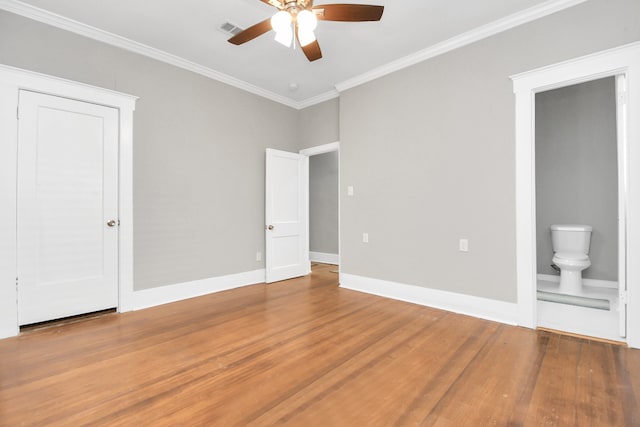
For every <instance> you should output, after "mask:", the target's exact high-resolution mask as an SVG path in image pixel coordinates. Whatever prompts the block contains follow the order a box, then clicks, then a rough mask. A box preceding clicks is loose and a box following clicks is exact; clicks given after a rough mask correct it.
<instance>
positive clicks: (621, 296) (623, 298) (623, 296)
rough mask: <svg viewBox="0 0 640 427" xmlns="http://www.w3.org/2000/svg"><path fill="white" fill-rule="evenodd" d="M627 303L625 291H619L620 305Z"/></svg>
mask: <svg viewBox="0 0 640 427" xmlns="http://www.w3.org/2000/svg"><path fill="white" fill-rule="evenodd" d="M626 303H627V291H620V304H626Z"/></svg>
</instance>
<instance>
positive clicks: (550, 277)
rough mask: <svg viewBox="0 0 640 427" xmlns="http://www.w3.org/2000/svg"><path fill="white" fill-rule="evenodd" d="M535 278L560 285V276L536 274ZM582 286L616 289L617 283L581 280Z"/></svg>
mask: <svg viewBox="0 0 640 427" xmlns="http://www.w3.org/2000/svg"><path fill="white" fill-rule="evenodd" d="M537 277H538V280H544V281H545V282H554V283H560V276H556V275H554V274H538V276H537ZM582 284H583V285H585V286H592V287H594V288H609V289H618V282H614V281H612V280H599V279H582Z"/></svg>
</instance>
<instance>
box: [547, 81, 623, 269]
mask: <svg viewBox="0 0 640 427" xmlns="http://www.w3.org/2000/svg"><path fill="white" fill-rule="evenodd" d="M535 151H536V222H537V225H536V226H537V258H538V273H539V274H557V273H556V272H555V270H553V269H552V268H551V266H550V265H551V258H552V257H553V251H552V249H551V232H550V229H549V227H550V226H551V224H588V225H591V226H592V227H593V233H592V236H591V251H590V258H591V267H589V268H588V269H586V270H585V271H584V272H583V277H586V278H591V279H602V280H614V281H615V280H617V277H618V223H617V218H618V164H617V162H618V159H617V155H618V154H617V153H618V151H617V140H616V92H615V78H613V77H609V78H606V79H600V80H595V81H592V82H587V83H582V84H579V85H573V86H569V87H565V88H561V89H556V90H551V91H547V92H542V93H539V94H537V95H536V143H535Z"/></svg>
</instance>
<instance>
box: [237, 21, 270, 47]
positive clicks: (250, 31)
mask: <svg viewBox="0 0 640 427" xmlns="http://www.w3.org/2000/svg"><path fill="white" fill-rule="evenodd" d="M270 30H271V18H269V19H265V20H264V21H262V22H258V23H257V24H256V25H252V26H251V27H249V28H247V29H246V30H244V31H243V32H241V33H238V34H236V35H235V36H233V37H231V38H230V39H229V40H227V41H228V42H229V43H233V44H235V45H239V44H243V43H246V42H248V41H251V40H253V39H255V38H256V37H258V36H261V35H263V34H264V33H266V32H267V31H270Z"/></svg>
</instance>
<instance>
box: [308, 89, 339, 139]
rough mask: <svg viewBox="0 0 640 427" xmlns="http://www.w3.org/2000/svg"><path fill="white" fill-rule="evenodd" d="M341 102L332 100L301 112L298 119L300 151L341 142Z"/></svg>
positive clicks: (335, 99) (336, 99)
mask: <svg viewBox="0 0 640 427" xmlns="http://www.w3.org/2000/svg"><path fill="white" fill-rule="evenodd" d="M339 112H340V100H339V99H338V98H334V99H330V100H328V101H325V102H322V103H320V104H316V105H313V106H311V107H307V108H305V109H304V110H301V111H300V112H299V113H300V114H299V117H298V141H299V142H300V149H303V148H309V147H315V146H318V145H324V144H329V143H331V142H336V141H339V140H340V127H339V119H340V118H339V116H340V113H339Z"/></svg>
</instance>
